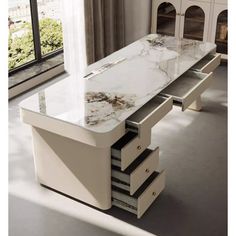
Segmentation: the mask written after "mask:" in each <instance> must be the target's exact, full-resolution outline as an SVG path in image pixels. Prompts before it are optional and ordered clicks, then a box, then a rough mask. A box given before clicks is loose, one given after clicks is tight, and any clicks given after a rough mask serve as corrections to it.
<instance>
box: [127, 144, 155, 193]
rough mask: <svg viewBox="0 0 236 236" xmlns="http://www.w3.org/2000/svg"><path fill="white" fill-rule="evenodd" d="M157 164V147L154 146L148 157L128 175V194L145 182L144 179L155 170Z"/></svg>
mask: <svg viewBox="0 0 236 236" xmlns="http://www.w3.org/2000/svg"><path fill="white" fill-rule="evenodd" d="M158 165H159V148H156V149H155V150H154V151H153V152H152V153H151V154H150V155H149V156H148V158H147V159H146V160H145V161H144V162H143V163H141V164H140V165H139V166H138V167H137V169H136V170H134V171H133V172H132V173H131V175H130V194H131V195H133V194H134V193H135V192H136V190H137V189H138V188H139V187H140V186H141V185H142V184H143V183H144V182H145V180H146V179H147V178H148V177H149V176H150V175H151V174H152V173H153V172H154V171H156V170H157V168H158Z"/></svg>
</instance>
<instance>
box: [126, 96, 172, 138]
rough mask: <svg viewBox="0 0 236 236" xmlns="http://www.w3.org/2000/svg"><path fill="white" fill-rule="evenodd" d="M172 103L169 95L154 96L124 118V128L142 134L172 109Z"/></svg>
mask: <svg viewBox="0 0 236 236" xmlns="http://www.w3.org/2000/svg"><path fill="white" fill-rule="evenodd" d="M172 105H173V100H172V98H171V97H169V98H166V97H161V96H155V97H154V98H152V99H151V100H150V101H148V102H147V103H146V104H145V105H144V106H142V107H141V108H140V109H139V110H137V111H136V112H135V113H134V114H133V115H131V116H130V117H129V118H128V119H127V120H126V128H127V129H128V130H132V131H133V132H137V133H138V134H139V136H142V134H143V133H145V131H146V130H150V129H151V128H152V127H153V126H154V125H155V124H156V123H157V122H158V121H160V120H161V119H162V118H163V117H164V116H165V115H166V114H167V113H168V112H169V111H170V110H171V109H172Z"/></svg>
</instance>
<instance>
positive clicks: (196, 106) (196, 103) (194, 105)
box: [188, 95, 202, 111]
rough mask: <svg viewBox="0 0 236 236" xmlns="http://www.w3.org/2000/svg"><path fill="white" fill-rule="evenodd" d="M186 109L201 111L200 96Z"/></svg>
mask: <svg viewBox="0 0 236 236" xmlns="http://www.w3.org/2000/svg"><path fill="white" fill-rule="evenodd" d="M188 109H191V110H194V111H201V109H202V99H201V95H199V96H198V98H197V99H196V100H195V101H194V102H193V103H192V104H191V105H190V106H189V107H188Z"/></svg>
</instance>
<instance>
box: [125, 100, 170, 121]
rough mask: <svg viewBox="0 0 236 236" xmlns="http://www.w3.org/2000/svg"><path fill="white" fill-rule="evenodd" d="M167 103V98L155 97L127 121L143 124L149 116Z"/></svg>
mask: <svg viewBox="0 0 236 236" xmlns="http://www.w3.org/2000/svg"><path fill="white" fill-rule="evenodd" d="M165 101H166V98H163V97H161V96H155V97H154V98H152V99H151V100H150V101H149V102H148V103H146V104H145V105H144V106H142V107H141V108H140V109H139V110H137V111H136V112H135V113H134V114H133V115H131V116H130V117H129V118H128V119H127V120H129V121H132V122H135V123H141V122H142V120H144V119H145V118H146V117H147V116H148V115H150V114H152V112H153V111H155V110H156V109H157V108H158V107H159V106H160V105H161V104H162V103H164V102H165Z"/></svg>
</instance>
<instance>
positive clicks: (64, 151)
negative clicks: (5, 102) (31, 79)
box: [20, 35, 220, 218]
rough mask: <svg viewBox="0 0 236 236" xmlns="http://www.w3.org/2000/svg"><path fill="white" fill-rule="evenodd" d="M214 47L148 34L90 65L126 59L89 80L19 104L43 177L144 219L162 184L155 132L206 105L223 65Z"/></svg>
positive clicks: (63, 85)
mask: <svg viewBox="0 0 236 236" xmlns="http://www.w3.org/2000/svg"><path fill="white" fill-rule="evenodd" d="M215 47H216V46H215V45H214V44H211V43H204V42H200V41H194V40H185V39H183V40H181V41H178V40H177V39H175V38H173V37H169V36H161V35H148V36H146V37H144V38H143V39H141V40H139V41H137V42H135V43H133V44H131V45H129V46H127V47H126V48H123V49H121V50H120V51H118V52H115V53H113V54H111V55H110V56H108V57H107V58H104V59H102V60H101V61H99V62H97V63H95V64H93V65H91V66H90V67H89V69H88V73H89V72H91V71H93V70H94V69H96V68H99V67H101V66H102V65H106V64H107V63H109V61H117V60H120V59H121V58H122V62H120V63H118V64H116V65H115V66H113V67H112V68H110V69H108V70H106V71H104V72H102V74H98V75H96V76H94V77H91V78H90V79H84V78H80V81H82V87H83V88H84V91H83V90H82V89H81V90H78V87H79V88H80V87H81V84H80V86H78V80H75V78H73V77H69V78H67V79H64V80H63V81H60V82H58V83H56V84H55V85H52V86H50V87H48V88H47V89H45V90H44V91H41V92H39V93H38V94H35V95H33V96H31V97H29V98H28V99H26V100H25V101H23V102H22V103H21V104H20V106H21V119H22V121H23V122H25V123H27V124H29V125H31V126H32V137H33V147H34V160H35V170H36V176H37V179H38V181H39V182H40V183H41V184H42V185H44V186H47V187H49V188H51V189H54V190H56V191H59V192H61V193H64V194H66V195H67V196H70V197H73V198H75V199H78V200H80V201H83V202H85V203H88V204H90V205H92V206H95V207H97V208H99V209H103V210H106V209H109V208H111V206H112V205H113V206H117V207H119V208H122V209H124V210H126V211H128V212H131V213H134V214H136V215H137V217H138V218H140V217H141V216H142V215H143V214H144V213H145V212H146V210H147V209H148V208H149V207H150V205H151V204H152V203H153V202H154V201H155V199H156V198H157V197H158V195H159V194H160V193H161V192H162V191H163V189H164V188H165V170H161V169H160V165H159V147H155V148H153V146H155V144H153V143H152V138H151V129H152V127H153V126H154V125H155V124H157V123H158V122H160V121H161V119H162V118H163V117H164V116H165V115H166V114H167V113H168V112H170V111H171V109H172V106H173V103H174V104H176V105H178V106H181V108H182V111H184V110H186V109H193V110H196V111H200V110H201V108H202V101H201V94H202V93H203V92H204V91H205V90H206V89H207V88H208V87H209V86H210V85H211V83H212V80H213V76H212V71H213V70H214V69H215V68H216V67H217V66H218V65H219V64H220V55H219V54H215ZM81 91H82V92H83V94H82V96H81Z"/></svg>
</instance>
